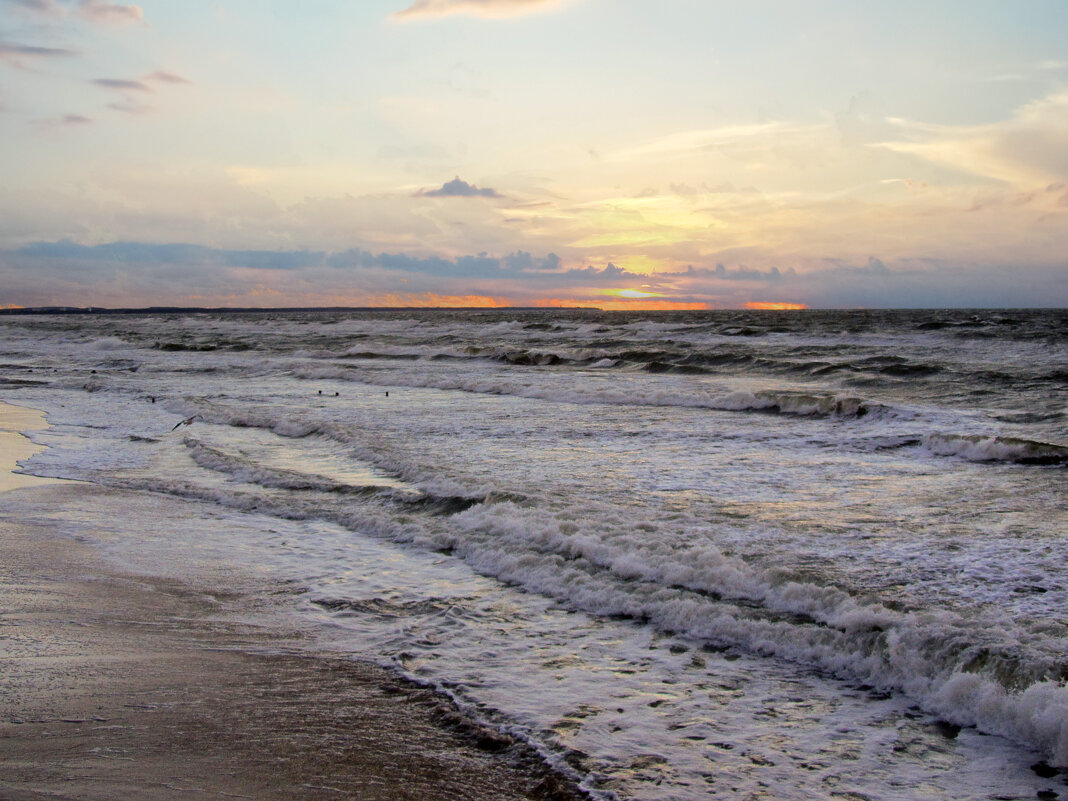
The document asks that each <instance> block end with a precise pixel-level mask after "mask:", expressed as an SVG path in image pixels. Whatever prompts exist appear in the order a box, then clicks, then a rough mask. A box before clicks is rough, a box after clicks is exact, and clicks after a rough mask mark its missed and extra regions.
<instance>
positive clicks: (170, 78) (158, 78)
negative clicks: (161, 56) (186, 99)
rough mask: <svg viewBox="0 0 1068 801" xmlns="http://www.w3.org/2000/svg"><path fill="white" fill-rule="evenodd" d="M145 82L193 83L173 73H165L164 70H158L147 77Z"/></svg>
mask: <svg viewBox="0 0 1068 801" xmlns="http://www.w3.org/2000/svg"><path fill="white" fill-rule="evenodd" d="M144 80H146V81H155V82H157V83H185V84H188V83H192V82H191V81H189V80H188V79H186V78H183V77H182V76H181V75H175V74H174V73H173V72H164V71H163V70H156V71H155V72H153V73H152V74H151V75H146V76H145V78H144Z"/></svg>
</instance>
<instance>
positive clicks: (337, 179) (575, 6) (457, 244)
mask: <svg viewBox="0 0 1068 801" xmlns="http://www.w3.org/2000/svg"><path fill="white" fill-rule="evenodd" d="M0 176H2V180H0V308H3V307H16V306H45V305H69V306H103V307H140V306H150V305H167V306H233V307H250V306H251V307H278V306H487V307H488V306H596V307H600V308H605V309H627V308H635V309H655V308H663V309H719V308H745V307H752V308H759V307H772V308H774V307H787V308H789V307H796V306H807V307H811V308H902V307H911V308H917V307H921V308H933V307H937V308H942V307H1031V306H1043V307H1051V306H1052V307H1068V2H1065V1H1064V0H1014V1H1013V2H1007V1H1005V2H1002V1H1001V0H968V2H958V1H957V0H924V1H923V2H918V1H916V0H896V2H892V3H891V2H881V1H880V0H872V1H871V2H857V0H848V1H847V0H805V2H800V1H799V0H747V2H745V3H739V2H737V0H730V2H727V1H726V0H659V2H651V0H303V1H302V2H300V3H297V2H279V0H232V1H231V0H182V2H175V1H174V0H143V2H140V3H138V4H131V3H119V2H110V0H0Z"/></svg>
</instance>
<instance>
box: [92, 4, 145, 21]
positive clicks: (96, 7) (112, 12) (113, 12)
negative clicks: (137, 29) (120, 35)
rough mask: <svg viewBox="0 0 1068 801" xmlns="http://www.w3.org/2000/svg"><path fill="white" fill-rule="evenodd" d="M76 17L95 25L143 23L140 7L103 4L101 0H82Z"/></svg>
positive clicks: (142, 13)
mask: <svg viewBox="0 0 1068 801" xmlns="http://www.w3.org/2000/svg"><path fill="white" fill-rule="evenodd" d="M78 16H80V17H81V18H82V19H85V20H88V21H89V22H95V23H104V24H109V23H132V22H142V21H144V16H145V15H144V11H142V9H141V6H134V5H122V4H121V3H105V2H103V1H102V0H82V2H81V3H80V5H79V7H78Z"/></svg>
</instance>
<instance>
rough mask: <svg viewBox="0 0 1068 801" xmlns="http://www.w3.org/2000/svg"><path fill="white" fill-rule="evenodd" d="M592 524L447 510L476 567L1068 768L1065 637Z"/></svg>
mask: <svg viewBox="0 0 1068 801" xmlns="http://www.w3.org/2000/svg"><path fill="white" fill-rule="evenodd" d="M596 519H597V520H598V521H599V523H598V524H596V525H594V524H592V523H591V524H589V525H586V524H583V523H581V522H577V521H575V520H573V519H566V520H562V519H557V518H554V517H552V516H547V515H545V514H544V513H541V512H539V511H538V510H530V509H522V508H519V507H516V506H514V505H512V504H509V503H507V502H504V503H499V504H483V505H479V506H475V507H472V508H471V509H470V510H468V511H466V512H464V513H463V514H461V515H458V516H456V517H455V518H453V521H454V523H455V525H456V527H457V528H458V529H459V530H460V532H461V533H456V534H454V535H453V537H454V540H455V541H454V542H453V543H452V545H453V547H454V548H455V550H456V552H457V553H459V554H460V555H462V556H463V558H465V559H466V560H467V561H468V562H470V563H471V564H472V565H473V566H475V567H476V569H478V570H479V571H480V572H483V573H486V574H489V575H493V576H495V577H497V578H498V579H500V580H503V581H506V582H508V583H512V584H516V585H519V586H522V587H523V588H525V589H527V590H531V591H535V592H538V593H542V594H545V595H548V596H550V597H555V598H558V599H560V600H562V601H565V602H567V603H569V604H571V605H574V606H576V607H577V608H579V609H582V610H583V611H587V612H592V613H596V614H601V615H612V616H623V617H628V618H632V619H635V620H638V621H640V622H644V623H648V624H651V625H654V626H655V627H657V628H659V629H661V630H664V631H668V632H673V633H679V634H684V635H686V636H689V637H693V638H696V639H699V640H702V641H705V642H708V643H711V644H713V645H716V646H720V647H723V646H726V647H735V648H739V649H742V650H744V651H745V652H748V653H752V654H755V655H762V656H773V657H778V658H784V659H788V660H790V661H794V662H799V663H803V664H807V665H811V666H813V667H816V668H818V669H821V670H826V671H829V672H830V673H833V674H835V675H838V676H840V677H846V678H850V679H852V680H857V681H861V682H863V683H865V684H869V685H872V686H874V687H876V688H879V689H882V690H892V691H896V692H902V693H904V694H906V695H907V696H909V697H911V698H913V699H915V700H917V701H918V702H919V703H921V705H922V706H924V708H926V709H927V710H928V711H929V712H931V713H933V714H936V715H939V716H940V717H942V718H943V719H945V720H947V721H950V722H952V723H955V724H957V725H962V726H977V727H979V728H980V729H982V730H983V731H987V732H990V733H996V734H1001V735H1004V736H1007V737H1010V738H1012V739H1015V740H1016V741H1018V742H1022V743H1026V744H1028V745H1030V746H1033V747H1036V748H1039V749H1040V750H1042V751H1043V752H1045V753H1046V754H1047V756H1048V758H1049V759H1050V760H1051V761H1052V762H1053V764H1056V765H1060V766H1068V687H1066V685H1065V682H1066V681H1068V665H1065V663H1064V662H1063V659H1062V657H1061V654H1063V650H1058V649H1057V643H1053V644H1052V645H1051V644H1050V643H1049V642H1047V643H1046V648H1045V649H1039V648H1036V647H1032V646H1031V645H1029V644H1028V643H1029V638H1028V636H1027V635H1026V633H1025V632H1023V631H1020V630H1017V629H1016V627H1015V626H1014V624H1013V623H1012V622H1011V621H1008V620H1003V619H996V618H994V619H970V618H967V617H962V616H959V615H956V614H953V613H950V612H946V611H926V612H919V611H907V612H902V611H896V610H893V609H890V608H888V607H886V606H884V605H883V604H881V603H879V602H878V601H871V600H862V599H859V598H856V597H854V596H852V595H850V594H849V593H848V592H846V591H844V590H842V589H839V588H836V587H830V586H821V585H817V584H812V583H806V582H802V581H796V580H790V579H789V578H788V577H782V576H779V575H778V574H777V572H776V571H775V570H760V569H758V568H756V567H753V566H751V565H749V564H747V563H746V562H744V561H742V560H740V559H738V558H735V557H730V556H727V555H725V554H723V553H722V552H721V551H719V550H718V549H717V548H715V547H714V546H712V545H701V546H693V547H689V548H685V549H681V550H678V549H674V550H673V549H672V548H671V547H670V546H669V545H666V544H664V543H661V542H658V541H656V540H655V539H653V540H651V539H650V538H649V537H648V536H637V535H635V536H627V535H626V534H623V533H617V534H616V535H615V536H614V537H608V538H606V536H605V535H604V533H603V517H602V516H597V518H596ZM595 528H597V529H599V530H594V529H595ZM613 540H614V541H613ZM1064 646H1068V643H1060V647H1061V648H1063V647H1064Z"/></svg>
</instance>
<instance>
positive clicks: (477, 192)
mask: <svg viewBox="0 0 1068 801" xmlns="http://www.w3.org/2000/svg"><path fill="white" fill-rule="evenodd" d="M419 194H420V195H422V196H423V197H501V195H500V193H498V192H497V190H496V189H489V188H483V189H480V188H479V187H477V186H474V185H473V184H469V183H467V181H461V180H460V178H459V176H457V177H456V178H453V179H452V180H451V181H447V182H445V183H444V184H442V185H441V188H440V189H429V190H426V191H424V192H420V193H419Z"/></svg>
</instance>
